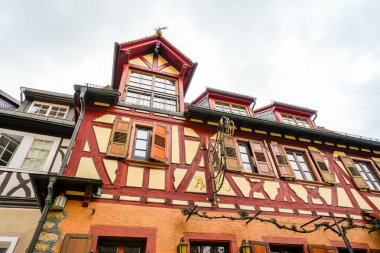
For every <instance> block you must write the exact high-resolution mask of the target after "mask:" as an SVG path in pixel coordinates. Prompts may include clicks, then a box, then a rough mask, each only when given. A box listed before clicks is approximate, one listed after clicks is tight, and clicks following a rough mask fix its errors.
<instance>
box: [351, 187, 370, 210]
mask: <svg viewBox="0 0 380 253" xmlns="http://www.w3.org/2000/svg"><path fill="white" fill-rule="evenodd" d="M351 192H352V195H354V198H355V200H356V202H357V203H358V205H359V207H360V209H366V210H372V208H371V206H370V205H369V204H368V203H367V202H366V201H365V200H364V199H363V198H362V196H360V194H359V193H358V191H357V190H355V189H351Z"/></svg>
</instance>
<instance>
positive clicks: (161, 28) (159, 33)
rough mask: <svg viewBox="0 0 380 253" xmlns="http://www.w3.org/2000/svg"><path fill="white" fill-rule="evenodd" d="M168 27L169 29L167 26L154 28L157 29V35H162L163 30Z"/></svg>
mask: <svg viewBox="0 0 380 253" xmlns="http://www.w3.org/2000/svg"><path fill="white" fill-rule="evenodd" d="M166 29H168V27H167V26H164V27H158V28H156V29H154V30H156V35H157V36H162V30H166Z"/></svg>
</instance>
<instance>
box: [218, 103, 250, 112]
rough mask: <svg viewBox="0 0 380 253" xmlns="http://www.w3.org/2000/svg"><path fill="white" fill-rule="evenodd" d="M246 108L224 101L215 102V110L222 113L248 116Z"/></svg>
mask: <svg viewBox="0 0 380 253" xmlns="http://www.w3.org/2000/svg"><path fill="white" fill-rule="evenodd" d="M245 108H246V107H245V106H244V105H237V104H230V103H226V102H222V101H215V110H217V111H222V112H228V113H235V114H239V115H243V116H247V115H248V114H247V111H246V109H245Z"/></svg>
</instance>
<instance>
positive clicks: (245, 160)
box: [238, 142, 257, 173]
mask: <svg viewBox="0 0 380 253" xmlns="http://www.w3.org/2000/svg"><path fill="white" fill-rule="evenodd" d="M238 146H239V151H240V158H241V162H242V168H243V171H244V172H249V173H252V172H257V171H256V170H255V168H254V166H253V164H254V163H253V157H252V154H251V151H250V149H249V148H248V143H247V142H238Z"/></svg>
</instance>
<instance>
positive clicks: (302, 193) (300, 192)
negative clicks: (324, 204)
mask: <svg viewBox="0 0 380 253" xmlns="http://www.w3.org/2000/svg"><path fill="white" fill-rule="evenodd" d="M289 187H290V188H291V189H292V190H293V191H294V193H295V194H297V196H298V197H299V198H300V199H302V201H303V202H305V203H308V202H309V201H308V199H307V191H306V189H305V188H304V187H303V186H302V185H299V184H289Z"/></svg>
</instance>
